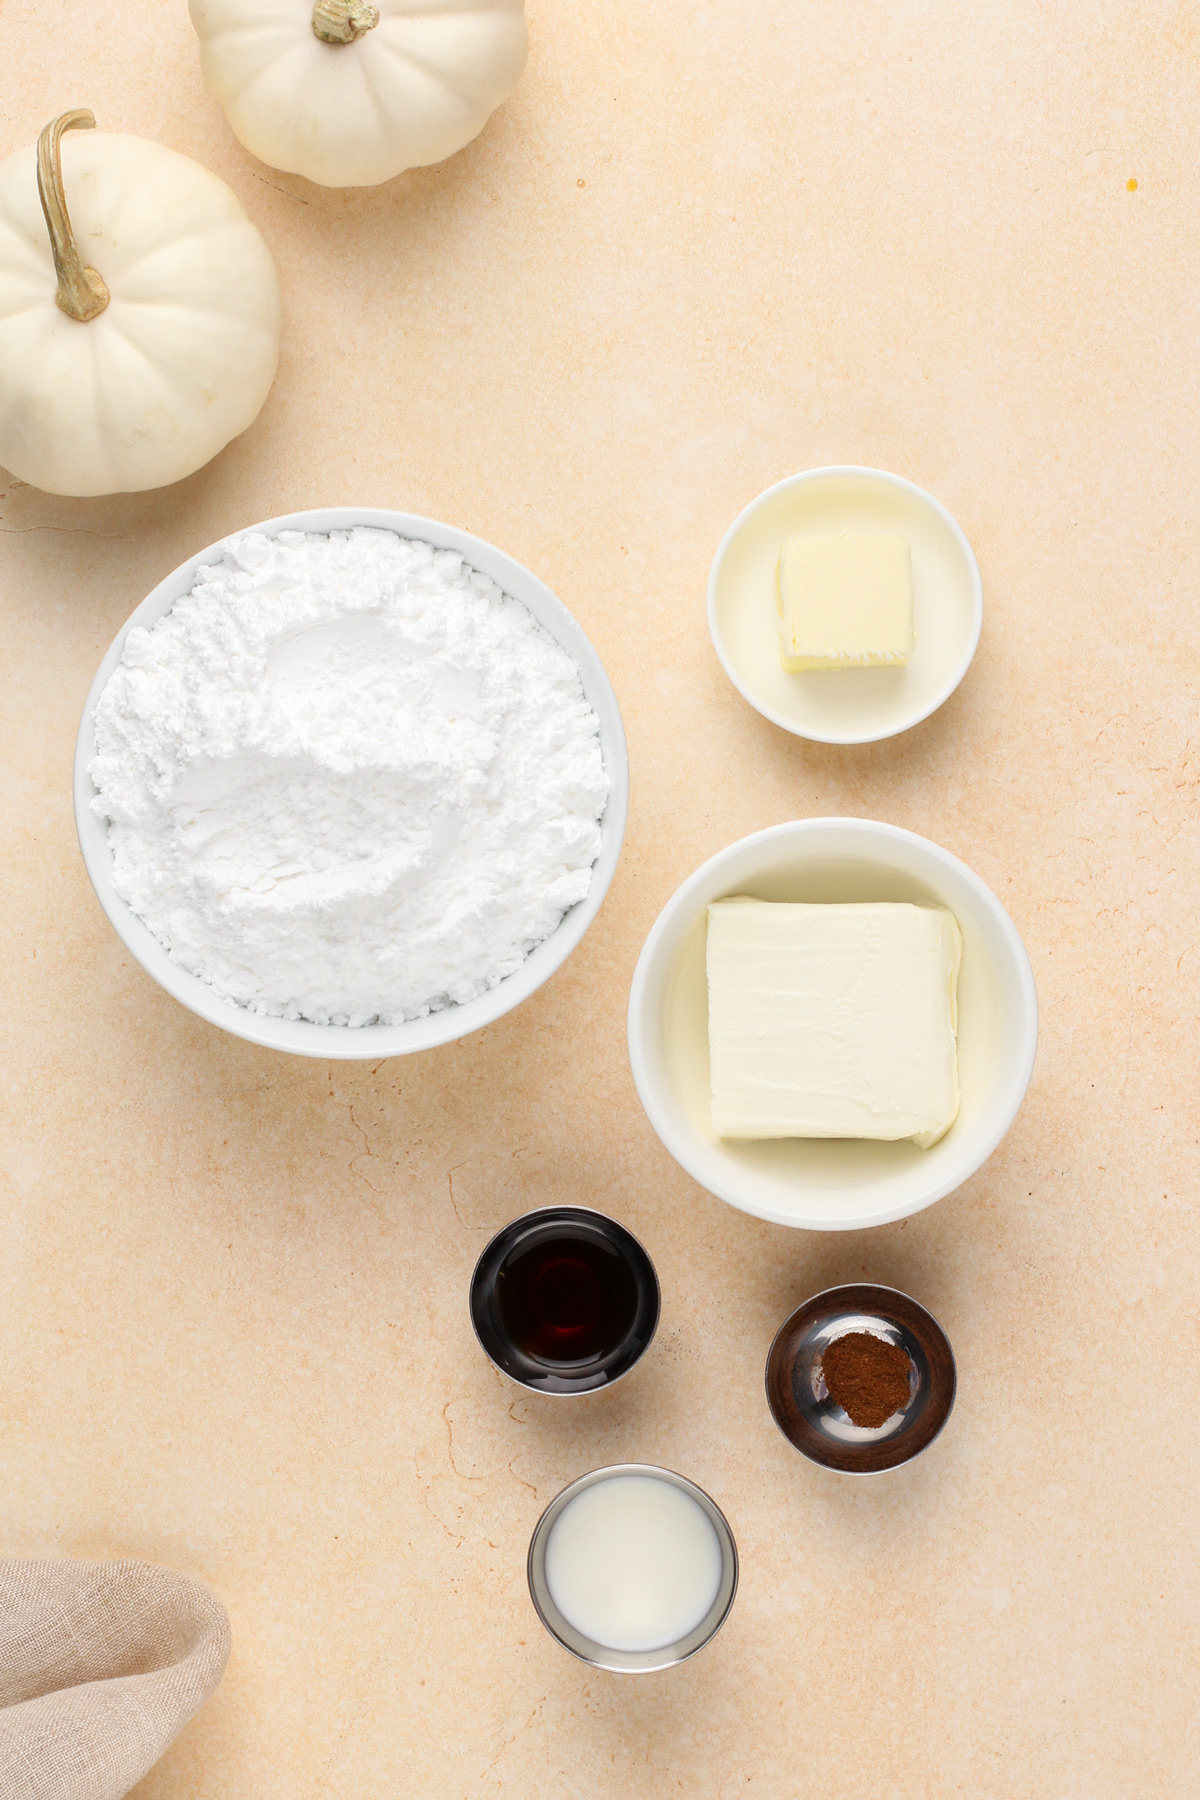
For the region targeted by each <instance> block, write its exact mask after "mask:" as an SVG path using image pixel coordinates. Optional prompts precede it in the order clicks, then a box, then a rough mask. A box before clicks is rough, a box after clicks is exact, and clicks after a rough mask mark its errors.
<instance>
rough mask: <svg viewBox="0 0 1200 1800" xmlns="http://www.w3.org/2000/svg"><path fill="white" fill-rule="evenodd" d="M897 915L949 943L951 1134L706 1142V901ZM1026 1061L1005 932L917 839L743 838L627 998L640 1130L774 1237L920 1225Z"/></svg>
mask: <svg viewBox="0 0 1200 1800" xmlns="http://www.w3.org/2000/svg"><path fill="white" fill-rule="evenodd" d="M731 894H750V895H753V896H754V897H756V898H758V899H760V900H806V901H819V902H823V901H855V900H859V901H861V900H908V901H918V902H921V901H924V902H926V903H929V902H933V903H935V904H937V905H939V906H946V907H948V908H949V909H950V911H951V912H952V913H953V914H954V916H955V918H956V919H957V920H958V923H959V925H960V926H961V928H962V935H963V955H962V969H961V973H960V976H959V988H958V1074H959V1087H960V1091H961V1096H962V1103H961V1106H960V1109H959V1114H958V1118H957V1119H956V1120H955V1122H954V1124H953V1125H952V1126H951V1127H950V1130H949V1131H948V1132H947V1133H946V1136H945V1137H944V1138H943V1139H942V1140H941V1142H940V1143H937V1144H935V1145H934V1146H933V1148H932V1149H931V1150H921V1149H919V1148H918V1147H917V1145H916V1144H914V1143H912V1142H911V1140H906V1141H904V1142H901V1143H879V1142H868V1141H866V1140H862V1139H853V1138H839V1139H828V1138H825V1139H817V1138H788V1139H780V1140H777V1141H773V1142H767V1143H743V1142H736V1141H733V1140H722V1139H721V1138H718V1137H717V1135H716V1133H715V1132H714V1131H713V1129H712V1123H711V1117H710V1092H709V1069H708V984H707V979H706V975H705V961H704V957H705V938H706V929H707V920H706V909H707V907H708V905H709V903H710V902H711V901H713V900H720V899H722V898H724V897H725V896H727V895H731ZM1036 1049H1037V994H1036V991H1035V989H1034V984H1033V971H1032V970H1031V969H1030V966H1029V958H1028V957H1027V956H1026V954H1025V948H1024V946H1023V944H1022V943H1021V939H1020V937H1019V936H1018V934H1017V930H1016V927H1015V926H1014V924H1013V922H1012V920H1011V919H1010V918H1009V916H1008V914H1007V913H1006V912H1005V910H1004V908H1003V907H1002V906H1001V904H1000V902H999V901H998V900H997V898H996V896H995V895H994V894H993V893H992V891H991V889H990V888H988V887H985V886H984V884H983V882H982V881H980V879H979V877H978V876H977V875H973V874H972V873H971V871H970V869H968V868H967V867H966V865H965V864H964V863H961V862H959V860H958V858H957V857H955V856H951V855H950V853H949V852H948V851H946V850H941V849H939V848H938V846H937V845H936V844H931V843H930V842H929V841H928V839H927V838H922V837H917V836H916V835H915V834H914V833H913V832H911V831H901V830H900V829H899V827H897V826H895V825H880V824H876V823H874V822H873V821H871V820H869V819H800V820H797V821H795V822H794V823H793V824H789V825H776V826H774V827H772V829H771V830H769V831H759V832H756V833H755V835H754V836H753V837H747V838H742V839H741V841H740V842H739V843H736V844H731V845H730V846H729V848H728V849H727V850H722V851H721V852H720V853H719V854H718V855H717V856H714V857H713V858H712V860H711V861H710V862H706V863H705V864H704V866H703V868H700V869H697V871H696V873H695V874H694V875H692V876H691V877H690V878H689V879H688V880H687V881H685V882H684V884H683V886H682V887H681V888H680V889H679V890H678V891H677V892H676V893H675V894H674V895H673V896H672V898H671V899H670V900H669V901H668V902H667V904H666V906H665V907H664V908H663V910H662V912H661V913H660V914H659V917H658V919H657V921H656V923H655V925H654V928H653V930H652V931H651V933H650V935H649V937H648V938H647V939H646V943H645V946H644V948H643V950H642V954H641V956H640V958H639V959H638V965H637V969H636V971H635V973H634V977H633V987H632V990H631V992H630V996H629V1055H630V1060H631V1062H632V1065H633V1079H634V1081H635V1082H636V1084H637V1090H638V1093H639V1095H640V1096H641V1101H642V1105H643V1106H644V1107H645V1109H646V1112H647V1115H648V1116H649V1119H650V1123H651V1124H652V1125H653V1127H654V1129H655V1131H656V1132H657V1133H658V1135H659V1137H660V1138H661V1139H662V1141H663V1143H664V1144H665V1145H666V1147H667V1149H668V1150H669V1151H670V1152H671V1154H672V1156H673V1157H674V1158H675V1160H676V1161H677V1162H679V1163H681V1164H682V1165H683V1167H684V1168H685V1169H686V1170H687V1172H688V1174H689V1175H691V1176H693V1177H694V1178H695V1180H697V1181H698V1182H699V1183H700V1184H701V1186H702V1187H706V1188H708V1190H709V1191H710V1193H713V1194H717V1195H719V1197H720V1198H721V1199H722V1200H728V1202H729V1204H730V1205H731V1206H737V1207H740V1208H741V1209H742V1211H743V1212H749V1213H755V1214H757V1216H758V1217H759V1218H760V1219H771V1220H773V1221H774V1222H775V1223H776V1224H778V1225H801V1226H805V1227H807V1228H808V1229H809V1230H813V1231H853V1230H858V1229H860V1228H862V1227H864V1226H869V1225H884V1224H886V1223H887V1222H888V1221H889V1220H891V1219H903V1218H907V1217H908V1215H909V1214H910V1213H915V1212H920V1211H921V1209H922V1208H923V1207H926V1206H930V1205H932V1203H933V1202H934V1201H935V1200H940V1199H941V1198H942V1196H943V1195H944V1194H949V1193H951V1192H952V1191H953V1189H955V1188H956V1187H959V1186H960V1185H961V1184H962V1183H963V1182H964V1181H965V1180H966V1179H967V1177H968V1176H969V1175H971V1174H973V1173H974V1171H975V1170H976V1169H977V1168H978V1167H979V1166H980V1164H981V1163H982V1162H984V1161H985V1160H986V1158H987V1157H989V1156H990V1155H991V1153H992V1151H993V1150H994V1149H995V1148H996V1145H997V1144H998V1143H999V1142H1000V1139H1001V1138H1002V1137H1003V1136H1004V1134H1005V1132H1006V1131H1007V1130H1008V1128H1009V1126H1010V1125H1011V1124H1012V1122H1013V1119H1014V1118H1015V1117H1016V1114H1017V1110H1018V1108H1019V1107H1020V1104H1021V1101H1022V1099H1023V1098H1024V1095H1025V1090H1026V1088H1027V1087H1028V1085H1029V1078H1030V1076H1031V1074H1032V1073H1033V1059H1034V1054H1035V1052H1036Z"/></svg>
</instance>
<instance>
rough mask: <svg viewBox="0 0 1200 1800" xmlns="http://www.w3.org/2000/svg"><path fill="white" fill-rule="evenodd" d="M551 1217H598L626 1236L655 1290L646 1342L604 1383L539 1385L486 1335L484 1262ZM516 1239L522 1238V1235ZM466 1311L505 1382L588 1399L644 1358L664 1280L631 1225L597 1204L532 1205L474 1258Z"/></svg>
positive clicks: (659, 1310) (655, 1325) (531, 1391)
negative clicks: (502, 1358) (508, 1362)
mask: <svg viewBox="0 0 1200 1800" xmlns="http://www.w3.org/2000/svg"><path fill="white" fill-rule="evenodd" d="M551 1218H559V1219H562V1220H564V1221H565V1222H568V1223H569V1222H570V1221H571V1220H573V1219H581V1220H583V1221H584V1222H585V1223H586V1222H587V1221H588V1220H593V1219H598V1220H600V1221H601V1222H602V1223H603V1224H605V1225H609V1226H612V1227H613V1228H614V1229H615V1231H616V1232H617V1234H618V1235H619V1237H621V1238H627V1239H628V1240H629V1243H630V1244H631V1245H632V1246H633V1250H634V1252H635V1253H636V1255H635V1257H634V1259H633V1260H639V1259H640V1262H641V1264H642V1265H643V1266H644V1269H645V1272H646V1273H647V1274H648V1275H649V1277H650V1284H651V1287H652V1290H653V1297H654V1313H653V1317H652V1319H651V1321H650V1329H649V1332H648V1334H647V1336H646V1341H645V1343H644V1344H643V1345H642V1347H641V1349H640V1350H639V1351H638V1353H637V1355H636V1356H635V1357H634V1358H633V1359H632V1361H630V1362H627V1363H626V1364H625V1367H624V1368H623V1369H620V1370H619V1371H618V1373H617V1374H615V1375H611V1376H608V1377H606V1379H605V1380H604V1381H601V1382H595V1381H593V1382H589V1383H588V1384H587V1385H586V1386H584V1385H579V1386H576V1387H538V1386H537V1385H536V1383H534V1382H531V1381H522V1379H521V1377H520V1376H519V1375H514V1374H513V1372H512V1370H511V1369H506V1368H505V1366H504V1364H503V1363H502V1362H498V1361H497V1359H496V1357H495V1356H494V1355H493V1353H492V1351H491V1349H490V1348H489V1346H488V1344H487V1342H486V1340H485V1338H484V1333H483V1330H482V1329H481V1327H480V1320H479V1312H480V1310H481V1308H480V1304H479V1296H480V1292H481V1289H482V1286H483V1278H484V1265H485V1264H486V1263H487V1262H488V1260H489V1259H490V1258H491V1257H492V1256H493V1255H494V1254H495V1252H496V1248H497V1246H498V1245H499V1244H500V1243H501V1241H502V1240H503V1239H505V1238H507V1237H510V1236H512V1234H513V1233H519V1232H521V1231H523V1230H525V1229H526V1228H529V1229H533V1228H535V1227H536V1225H537V1223H538V1221H539V1220H542V1221H549V1220H550V1219H551ZM516 1241H519V1238H518V1239H517V1240H516ZM507 1254H508V1250H507V1249H506V1250H505V1252H504V1255H505V1256H507ZM467 1312H468V1314H469V1316H470V1320H471V1329H472V1331H473V1332H474V1333H475V1341H476V1343H477V1344H478V1345H479V1348H480V1349H481V1350H482V1351H483V1354H484V1355H485V1356H486V1357H487V1359H488V1361H489V1362H490V1363H491V1365H492V1367H493V1369H495V1370H497V1371H498V1373H499V1374H501V1375H503V1377H504V1379H505V1380H506V1381H511V1382H512V1383H513V1385H514V1387H519V1388H522V1389H524V1391H525V1393H527V1394H543V1395H545V1396H546V1398H547V1399H550V1400H576V1399H585V1398H586V1397H587V1396H588V1395H589V1394H605V1393H607V1392H608V1390H609V1389H610V1388H614V1387H616V1385H617V1383H618V1381H624V1380H625V1379H626V1377H627V1376H629V1375H632V1374H633V1371H634V1370H635V1369H636V1368H637V1367H638V1365H639V1364H640V1363H641V1361H642V1358H643V1357H644V1356H645V1354H646V1352H647V1351H648V1350H649V1348H650V1346H651V1344H652V1343H653V1342H654V1338H655V1334H656V1333H657V1331H658V1325H659V1320H660V1319H661V1317H662V1283H661V1282H660V1281H659V1279H658V1270H657V1269H656V1268H655V1266H654V1259H653V1257H652V1256H651V1255H650V1252H649V1251H648V1250H647V1248H646V1246H645V1244H643V1242H642V1240H641V1239H640V1238H639V1237H638V1236H637V1235H636V1234H635V1233H634V1232H632V1231H631V1230H630V1229H629V1227H628V1225H626V1224H625V1223H624V1221H623V1220H621V1219H614V1218H613V1216H612V1214H611V1213H606V1212H602V1211H601V1210H600V1208H599V1207H598V1206H576V1205H574V1204H573V1203H571V1202H566V1203H563V1204H561V1205H556V1204H554V1203H551V1204H549V1205H546V1206H534V1207H531V1208H530V1210H529V1211H528V1212H523V1213H518V1214H517V1216H516V1218H515V1219H510V1220H509V1221H508V1223H507V1225H501V1226H500V1227H499V1229H498V1230H496V1231H494V1232H493V1233H492V1235H491V1237H490V1238H489V1239H488V1241H487V1243H486V1244H485V1245H484V1246H483V1249H482V1250H481V1251H480V1252H479V1255H478V1257H477V1258H476V1261H475V1267H474V1268H473V1269H472V1271H471V1280H470V1284H469V1286H468V1288H467Z"/></svg>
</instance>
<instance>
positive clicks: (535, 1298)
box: [496, 1227, 638, 1363]
mask: <svg viewBox="0 0 1200 1800" xmlns="http://www.w3.org/2000/svg"><path fill="white" fill-rule="evenodd" d="M637 1303H638V1295H637V1286H636V1283H635V1281H634V1277H633V1272H632V1270H631V1269H630V1268H629V1265H628V1263H627V1262H626V1261H625V1259H624V1257H623V1256H621V1255H620V1254H619V1252H618V1251H617V1250H616V1249H615V1248H613V1247H611V1246H610V1245H608V1244H606V1243H605V1242H603V1240H602V1239H600V1238H599V1237H598V1236H595V1235H593V1234H592V1233H591V1232H587V1233H584V1232H575V1231H572V1230H571V1229H570V1228H569V1227H568V1228H566V1229H564V1230H563V1231H562V1232H561V1233H555V1235H554V1236H552V1237H539V1238H537V1239H535V1241H534V1242H533V1243H532V1244H530V1245H529V1246H528V1247H524V1246H521V1245H518V1247H517V1249H516V1251H515V1252H514V1253H513V1254H512V1255H511V1256H509V1257H508V1258H506V1260H505V1262H504V1264H503V1266H502V1267H501V1269H500V1273H499V1276H498V1279H497V1282H496V1305H497V1309H498V1311H499V1314H500V1322H501V1324H502V1326H503V1328H504V1330H505V1332H506V1333H507V1334H508V1337H509V1338H510V1340H511V1341H512V1343H513V1344H514V1345H515V1346H516V1348H517V1349H518V1350H521V1351H523V1352H524V1354H525V1355H526V1356H530V1357H534V1358H536V1359H537V1360H538V1361H539V1362H555V1363H582V1362H591V1361H594V1360H595V1359H596V1358H598V1357H602V1356H607V1355H608V1354H609V1353H610V1352H611V1351H613V1350H615V1349H616V1348H617V1346H618V1345H619V1344H620V1343H621V1342H622V1340H623V1339H624V1337H625V1336H626V1334H627V1333H628V1332H629V1330H630V1328H631V1326H632V1325H633V1322H634V1318H635V1316H636V1313H637Z"/></svg>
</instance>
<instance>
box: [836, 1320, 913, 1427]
mask: <svg viewBox="0 0 1200 1800" xmlns="http://www.w3.org/2000/svg"><path fill="white" fill-rule="evenodd" d="M909 1366H910V1365H909V1360H908V1354H907V1352H906V1351H904V1350H902V1349H901V1348H900V1346H899V1344H890V1343H888V1342H887V1341H886V1340H885V1339H884V1338H877V1337H876V1336H875V1335H874V1333H873V1332H870V1331H848V1332H846V1333H845V1335H844V1336H842V1337H838V1338H834V1340H833V1342H832V1343H831V1344H829V1345H828V1346H827V1347H826V1349H825V1351H824V1353H823V1355H822V1357H821V1372H822V1374H823V1375H824V1377H825V1386H826V1387H827V1388H828V1389H829V1394H830V1398H831V1399H833V1400H835V1401H836V1402H837V1404H838V1405H839V1406H840V1407H841V1409H842V1411H843V1412H844V1413H845V1414H846V1415H847V1417H848V1418H849V1419H850V1421H851V1423H852V1424H854V1425H863V1426H868V1427H871V1428H874V1427H876V1426H879V1425H884V1424H886V1423H887V1421H888V1420H889V1419H890V1418H891V1416H892V1414H893V1413H896V1412H899V1411H900V1409H901V1407H904V1406H907V1405H908V1399H909V1385H908V1371H909Z"/></svg>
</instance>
